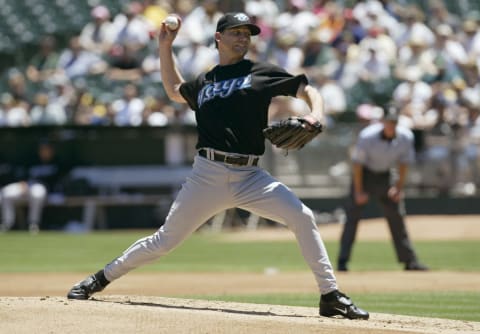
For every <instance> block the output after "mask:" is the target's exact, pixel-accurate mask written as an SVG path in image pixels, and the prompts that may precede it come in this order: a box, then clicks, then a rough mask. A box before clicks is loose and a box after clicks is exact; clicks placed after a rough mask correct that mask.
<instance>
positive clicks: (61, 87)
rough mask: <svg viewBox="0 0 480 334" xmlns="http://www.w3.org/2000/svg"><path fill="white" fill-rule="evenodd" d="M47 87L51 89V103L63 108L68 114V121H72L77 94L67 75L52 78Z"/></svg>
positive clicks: (49, 91) (49, 96)
mask: <svg viewBox="0 0 480 334" xmlns="http://www.w3.org/2000/svg"><path fill="white" fill-rule="evenodd" d="M46 87H47V88H49V90H48V98H49V101H50V102H51V103H55V104H57V105H59V106H61V107H62V108H63V109H64V110H65V112H66V115H67V120H68V121H69V122H70V121H72V119H73V114H74V113H75V111H74V103H75V98H76V94H77V92H76V90H75V88H74V87H73V85H72V83H71V82H70V80H69V79H68V78H67V77H66V76H65V75H62V74H56V75H54V76H52V77H50V79H49V80H48V83H47V85H46Z"/></svg>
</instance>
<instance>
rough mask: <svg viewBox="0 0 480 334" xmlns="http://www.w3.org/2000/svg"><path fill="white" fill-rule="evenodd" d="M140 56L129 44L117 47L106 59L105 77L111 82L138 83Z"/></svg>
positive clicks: (140, 70)
mask: <svg viewBox="0 0 480 334" xmlns="http://www.w3.org/2000/svg"><path fill="white" fill-rule="evenodd" d="M142 61H143V59H142V55H141V54H140V53H139V52H137V50H136V49H135V47H134V46H133V45H131V44H126V45H117V46H115V47H114V49H112V52H111V53H110V55H109V57H108V64H109V65H110V66H109V68H108V70H107V73H106V75H107V77H108V78H109V79H111V80H120V81H140V80H141V79H142V74H143V72H142Z"/></svg>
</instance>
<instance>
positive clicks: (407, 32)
mask: <svg viewBox="0 0 480 334" xmlns="http://www.w3.org/2000/svg"><path fill="white" fill-rule="evenodd" d="M424 19H425V17H424V14H423V12H422V11H421V10H420V8H418V6H417V5H410V6H408V7H407V8H406V9H405V11H404V12H403V13H402V22H404V26H403V28H402V29H400V31H401V33H400V34H399V35H398V36H397V37H396V38H395V35H392V36H394V38H395V39H396V43H397V46H399V47H402V46H404V45H406V44H408V43H409V42H410V41H412V40H415V41H418V43H421V44H422V45H425V46H432V45H433V43H434V41H435V35H434V34H433V31H432V30H431V29H430V28H429V27H428V26H427V25H426V24H425V23H424Z"/></svg>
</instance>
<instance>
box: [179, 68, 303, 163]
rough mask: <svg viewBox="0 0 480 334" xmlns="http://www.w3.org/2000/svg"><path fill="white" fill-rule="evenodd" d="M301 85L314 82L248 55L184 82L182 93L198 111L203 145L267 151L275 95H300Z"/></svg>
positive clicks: (260, 153)
mask: <svg viewBox="0 0 480 334" xmlns="http://www.w3.org/2000/svg"><path fill="white" fill-rule="evenodd" d="M301 83H305V84H306V83H308V80H307V78H306V77H305V75H298V76H293V75H291V74H289V73H287V72H286V71H285V70H283V69H282V68H280V67H278V66H275V65H272V64H269V63H261V62H259V63H256V62H252V61H250V60H246V59H245V60H242V61H240V62H238V63H236V64H233V65H226V66H220V65H218V66H216V67H214V68H213V69H212V70H211V71H209V72H207V73H204V74H202V75H200V76H199V77H198V78H197V79H196V80H193V81H189V82H185V83H183V84H182V85H181V86H180V93H181V94H182V96H183V97H184V98H185V100H186V101H187V102H188V104H189V106H190V108H192V109H193V110H194V111H195V115H196V120H197V130H198V142H197V148H201V147H211V148H213V149H217V150H221V151H225V152H234V153H241V154H255V155H262V154H263V153H264V151H265V139H264V137H263V133H262V130H263V129H264V128H265V127H267V123H268V108H269V105H270V102H271V99H272V98H273V97H275V96H280V95H284V96H295V95H296V93H297V90H298V87H299V86H300V84H301Z"/></svg>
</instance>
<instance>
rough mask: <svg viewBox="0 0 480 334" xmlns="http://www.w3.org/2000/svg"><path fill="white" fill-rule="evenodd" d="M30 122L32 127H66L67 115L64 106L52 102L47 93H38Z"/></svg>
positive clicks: (31, 111)
mask: <svg viewBox="0 0 480 334" xmlns="http://www.w3.org/2000/svg"><path fill="white" fill-rule="evenodd" d="M30 120H31V125H64V124H65V123H67V114H66V111H65V108H64V107H63V106H62V105H60V104H58V103H55V102H52V101H50V99H49V96H48V93H47V92H38V93H37V94H35V99H34V104H33V106H32V108H31V110H30Z"/></svg>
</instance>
